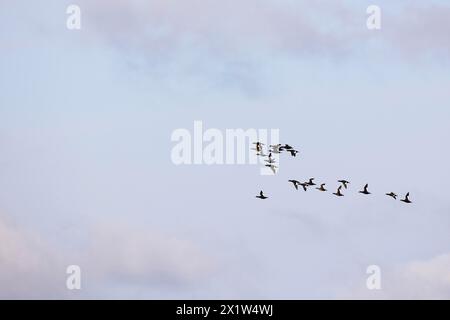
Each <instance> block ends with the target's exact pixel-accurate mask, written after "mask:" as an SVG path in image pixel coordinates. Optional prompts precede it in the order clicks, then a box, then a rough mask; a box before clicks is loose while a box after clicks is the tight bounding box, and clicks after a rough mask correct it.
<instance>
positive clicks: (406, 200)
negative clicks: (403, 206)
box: [400, 192, 412, 203]
mask: <svg viewBox="0 0 450 320" xmlns="http://www.w3.org/2000/svg"><path fill="white" fill-rule="evenodd" d="M400 201H403V202H405V203H412V201H411V200H409V192H408V193H407V194H406V196H405V199H401V200H400Z"/></svg>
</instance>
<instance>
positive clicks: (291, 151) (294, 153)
mask: <svg viewBox="0 0 450 320" xmlns="http://www.w3.org/2000/svg"><path fill="white" fill-rule="evenodd" d="M288 151H289V152H290V153H291V156H293V157H296V156H297V153H298V151H297V150H294V149H289V150H288Z"/></svg>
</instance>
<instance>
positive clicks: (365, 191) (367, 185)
mask: <svg viewBox="0 0 450 320" xmlns="http://www.w3.org/2000/svg"><path fill="white" fill-rule="evenodd" d="M367 188H369V184H368V183H366V185H365V186H364V190H362V191H359V193H362V194H370V192H369V190H367Z"/></svg>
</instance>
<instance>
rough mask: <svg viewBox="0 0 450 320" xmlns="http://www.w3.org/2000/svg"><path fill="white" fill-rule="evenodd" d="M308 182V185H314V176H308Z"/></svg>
mask: <svg viewBox="0 0 450 320" xmlns="http://www.w3.org/2000/svg"><path fill="white" fill-rule="evenodd" d="M306 183H307V184H308V186H315V185H316V184H315V183H314V178H310V179H309V181H308V182H306Z"/></svg>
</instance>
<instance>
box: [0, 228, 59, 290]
mask: <svg viewBox="0 0 450 320" xmlns="http://www.w3.org/2000/svg"><path fill="white" fill-rule="evenodd" d="M64 272H65V269H64V268H63V267H62V265H61V261H60V259H59V258H58V254H57V253H56V252H55V251H53V250H51V249H50V247H49V246H48V245H47V244H46V243H45V242H44V241H42V239H41V238H40V237H39V236H37V235H35V234H32V233H29V232H26V231H23V230H21V229H18V228H17V227H14V226H11V225H9V224H7V223H5V222H3V221H2V220H0V298H1V299H39V298H41V297H45V298H56V297H63V296H64V290H63V289H64V286H65V274H64Z"/></svg>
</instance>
